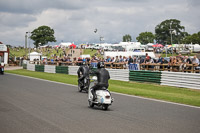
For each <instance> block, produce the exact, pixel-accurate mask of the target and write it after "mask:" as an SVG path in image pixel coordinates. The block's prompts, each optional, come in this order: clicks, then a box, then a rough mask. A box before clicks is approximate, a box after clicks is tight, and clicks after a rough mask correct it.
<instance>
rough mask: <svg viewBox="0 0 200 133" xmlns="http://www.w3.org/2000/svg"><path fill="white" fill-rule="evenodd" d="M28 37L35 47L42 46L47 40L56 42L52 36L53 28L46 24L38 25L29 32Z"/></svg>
mask: <svg viewBox="0 0 200 133" xmlns="http://www.w3.org/2000/svg"><path fill="white" fill-rule="evenodd" d="M30 38H31V39H32V40H33V41H34V43H33V44H34V45H35V47H36V48H37V47H38V46H39V45H41V46H43V45H45V44H47V43H48V42H56V39H55V37H54V30H53V29H51V28H50V27H48V26H40V27H38V28H37V29H34V30H33V31H32V32H31V36H30Z"/></svg>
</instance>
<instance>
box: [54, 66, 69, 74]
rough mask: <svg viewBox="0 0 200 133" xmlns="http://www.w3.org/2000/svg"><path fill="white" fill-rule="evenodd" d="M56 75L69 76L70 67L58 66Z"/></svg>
mask: <svg viewBox="0 0 200 133" xmlns="http://www.w3.org/2000/svg"><path fill="white" fill-rule="evenodd" d="M56 73H64V74H68V73H69V70H68V66H56Z"/></svg>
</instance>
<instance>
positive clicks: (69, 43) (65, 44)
mask: <svg viewBox="0 0 200 133" xmlns="http://www.w3.org/2000/svg"><path fill="white" fill-rule="evenodd" d="M71 44H72V43H71V42H67V43H64V42H62V43H60V44H59V45H60V47H69V46H70V45H71Z"/></svg>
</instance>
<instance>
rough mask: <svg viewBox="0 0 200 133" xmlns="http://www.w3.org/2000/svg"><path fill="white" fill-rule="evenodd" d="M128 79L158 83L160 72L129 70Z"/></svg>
mask: <svg viewBox="0 0 200 133" xmlns="http://www.w3.org/2000/svg"><path fill="white" fill-rule="evenodd" d="M129 80H130V81H139V82H151V83H158V84H160V80H161V72H153V71H130V73H129Z"/></svg>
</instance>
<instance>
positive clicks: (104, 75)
mask: <svg viewBox="0 0 200 133" xmlns="http://www.w3.org/2000/svg"><path fill="white" fill-rule="evenodd" d="M92 73H94V74H96V75H97V81H98V83H97V84H96V85H95V86H93V87H92V89H91V92H92V95H93V101H94V100H95V99H96V94H95V91H96V90H100V89H107V88H108V86H109V84H108V80H109V79H110V75H109V72H108V71H107V70H106V69H105V68H104V62H98V63H97V70H96V71H93V72H92Z"/></svg>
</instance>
